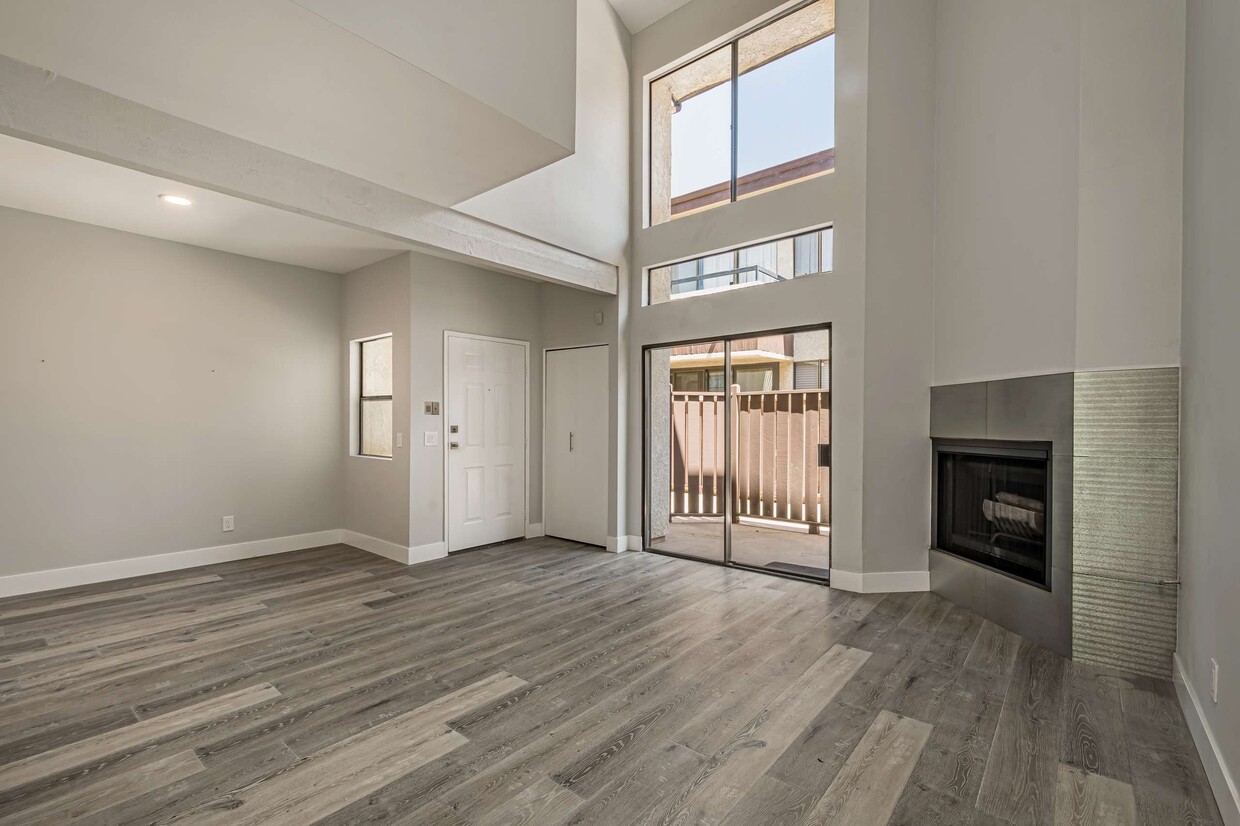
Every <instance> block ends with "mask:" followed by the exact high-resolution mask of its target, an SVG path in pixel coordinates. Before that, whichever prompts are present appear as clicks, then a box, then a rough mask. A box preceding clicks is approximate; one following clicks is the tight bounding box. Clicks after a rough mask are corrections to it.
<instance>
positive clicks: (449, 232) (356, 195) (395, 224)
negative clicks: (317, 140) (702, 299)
mask: <svg viewBox="0 0 1240 826" xmlns="http://www.w3.org/2000/svg"><path fill="white" fill-rule="evenodd" d="M0 132H3V133H5V134H8V135H12V136H14V137H18V138H22V139H24V140H29V141H33V142H36V143H41V144H44V145H47V146H53V147H56V148H58V149H63V150H66V151H68V152H73V153H75V154H78V155H83V156H86V157H91V158H96V159H98V160H102V161H107V162H108V163H112V164H116V165H118V166H123V167H127V168H130V169H136V170H139V171H141V172H147V173H149V174H152V175H157V176H159V177H161V178H168V179H170V180H174V181H180V182H182V183H185V184H190V185H193V186H198V187H202V188H204V189H210V190H213V191H216V192H221V193H224V194H227V195H233V196H235V197H238V198H243V199H245V200H248V201H253V202H255V203H261V204H266V205H268V206H273V207H277V208H279V209H284V210H287V211H290V212H296V213H300V214H302V215H308V216H311V217H314V218H319V219H322V220H325V221H330V222H332V223H335V224H340V225H343V226H348V227H353V228H355V229H361V230H365V231H368V232H373V233H376V234H379V235H383V236H386V237H388V238H392V239H396V240H398V241H403V242H405V243H408V244H409V245H410V246H411V247H412V248H415V249H417V250H419V251H422V252H427V253H430V254H432V255H439V256H442V257H445V258H451V259H454V260H458V261H464V262H466V263H470V264H474V265H476V266H481V267H485V268H487V269H492V270H498V271H501V272H507V273H512V274H514V275H520V276H524V277H527V278H534V279H537V280H540V281H549V282H554V283H558V284H565V285H567V286H572V287H579V288H584V289H588V290H593V291H596V292H601V293H607V294H610V295H615V294H616V291H617V282H618V270H617V268H616V266H615V265H614V264H607V263H604V262H602V261H597V260H595V259H593V258H589V257H587V256H584V255H581V254H580V253H576V252H572V251H570V250H566V249H563V248H561V247H557V246H555V245H553V244H548V243H546V242H544V241H540V240H538V239H536V238H531V237H529V236H526V235H522V234H521V233H518V232H513V231H512V230H509V229H505V228H503V227H499V226H496V225H494V224H490V223H487V222H486V221H482V220H479V219H477V218H474V217H472V216H469V215H465V214H463V213H460V212H457V211H455V210H452V209H447V208H444V207H440V206H437V205H435V204H432V203H430V202H428V201H423V200H421V199H419V198H415V197H413V196H411V195H406V194H404V193H401V192H397V191H396V190H393V189H388V188H387V187H383V186H380V185H378V184H375V183H372V182H370V181H367V180H363V179H361V178H358V177H356V176H353V175H349V174H346V173H343V172H340V171H339V170H335V169H332V168H330V167H327V166H323V165H322V164H317V163H313V162H311V161H307V160H305V159H303V158H298V157H296V156H293V155H289V154H287V153H285V152H280V151H278V150H275V149H271V148H269V147H266V146H262V145H259V144H256V143H252V142H250V141H247V140H243V139H241V138H237V137H233V136H232V135H228V134H225V133H223V132H219V131H216V130H214V129H209V128H207V127H205V126H202V125H201V124H197V123H193V122H191V121H188V120H184V119H182V118H178V117H175V116H173V115H169V114H168V113H166V112H161V111H159V110H157V109H152V108H150V107H148V106H143V105H141V104H139V103H135V102H134V101H131V100H127V99H125V98H121V97H117V96H116V95H113V94H110V93H108V92H105V91H102V90H100V89H96V88H95V87H93V86H88V85H86V84H84V83H80V82H78V81H75V80H70V79H68V78H64V77H60V76H58V75H57V74H56V73H54V72H49V71H47V70H45V69H40V68H38V67H36V66H31V65H29V64H27V63H23V62H21V61H19V60H14V59H13V58H10V57H7V56H4V55H0Z"/></svg>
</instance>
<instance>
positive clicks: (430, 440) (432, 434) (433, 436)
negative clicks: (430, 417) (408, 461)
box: [426, 430, 439, 447]
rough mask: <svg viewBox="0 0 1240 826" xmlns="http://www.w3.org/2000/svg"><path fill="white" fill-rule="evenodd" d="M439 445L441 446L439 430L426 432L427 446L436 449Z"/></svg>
mask: <svg viewBox="0 0 1240 826" xmlns="http://www.w3.org/2000/svg"><path fill="white" fill-rule="evenodd" d="M437 444H439V431H438V430H428V431H426V446H427V447H434V446H435V445H437Z"/></svg>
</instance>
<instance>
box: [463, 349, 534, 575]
mask: <svg viewBox="0 0 1240 826" xmlns="http://www.w3.org/2000/svg"><path fill="white" fill-rule="evenodd" d="M447 350H448V353H447V356H448V357H447V375H446V376H445V377H444V386H445V391H446V392H445V398H446V400H447V408H446V410H445V411H444V413H445V418H444V422H445V424H446V425H447V430H448V432H447V433H446V434H444V439H445V440H446V441H447V454H448V459H447V462H448V480H447V484H448V488H447V499H448V502H447V511H448V526H447V527H448V550H449V551H450V552H451V551H459V550H463V549H465V548H475V547H477V546H479V545H487V544H490V543H492V542H503V541H504V540H507V539H518V538H520V537H523V536H525V374H526V352H527V350H526V347H524V346H523V345H521V344H513V343H510V342H505V341H493V340H490V339H484V338H473V337H470V336H465V335H456V334H449V335H448V340H447Z"/></svg>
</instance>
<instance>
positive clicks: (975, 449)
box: [934, 439, 1053, 591]
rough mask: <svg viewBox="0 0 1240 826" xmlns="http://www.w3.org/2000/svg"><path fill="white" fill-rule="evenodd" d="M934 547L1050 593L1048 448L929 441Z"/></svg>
mask: <svg viewBox="0 0 1240 826" xmlns="http://www.w3.org/2000/svg"><path fill="white" fill-rule="evenodd" d="M934 457H935V491H934V497H935V506H934V516H935V524H934V540H935V548H937V549H938V550H940V551H943V552H945V553H949V554H952V555H954V556H958V557H961V558H963V559H967V560H969V561H971V562H975V563H977V564H979V565H983V566H985V567H987V568H991V569H993V570H995V571H998V572H1000V573H1003V574H1006V575H1008V576H1010V577H1014V578H1015V579H1019V580H1022V581H1024V582H1028V583H1030V584H1031V585H1036V586H1038V587H1039V588H1044V589H1046V590H1048V591H1049V590H1050V588H1051V577H1050V573H1051V541H1050V537H1051V519H1052V516H1053V514H1052V513H1051V486H1050V485H1051V445H1050V443H1047V442H1004V441H993V440H976V441H962V440H950V439H935V440H934Z"/></svg>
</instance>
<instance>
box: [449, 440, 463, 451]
mask: <svg viewBox="0 0 1240 826" xmlns="http://www.w3.org/2000/svg"><path fill="white" fill-rule="evenodd" d="M460 446H461V443H460V442H448V450H456V449H457V448H458V447H460Z"/></svg>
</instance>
